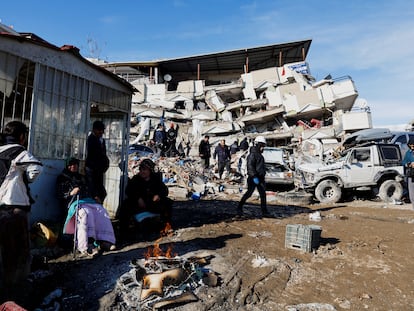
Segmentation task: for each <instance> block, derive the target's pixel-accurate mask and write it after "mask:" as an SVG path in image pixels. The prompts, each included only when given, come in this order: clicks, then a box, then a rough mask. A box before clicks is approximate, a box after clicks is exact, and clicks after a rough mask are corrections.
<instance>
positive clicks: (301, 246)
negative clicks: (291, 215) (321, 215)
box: [285, 224, 322, 252]
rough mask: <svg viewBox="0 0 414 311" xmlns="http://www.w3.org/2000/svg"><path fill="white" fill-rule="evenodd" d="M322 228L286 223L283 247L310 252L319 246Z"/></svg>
mask: <svg viewBox="0 0 414 311" xmlns="http://www.w3.org/2000/svg"><path fill="white" fill-rule="evenodd" d="M321 232H322V228H321V227H320V226H315V225H300V224H296V225H287V226H286V236H285V247H286V248H291V249H298V250H301V251H303V252H311V251H312V250H314V249H317V248H318V247H319V243H320V238H321Z"/></svg>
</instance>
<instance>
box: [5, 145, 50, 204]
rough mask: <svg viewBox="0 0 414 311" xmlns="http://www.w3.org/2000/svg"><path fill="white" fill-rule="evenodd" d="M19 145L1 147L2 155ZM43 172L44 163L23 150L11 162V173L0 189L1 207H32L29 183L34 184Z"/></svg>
mask: <svg viewBox="0 0 414 311" xmlns="http://www.w3.org/2000/svg"><path fill="white" fill-rule="evenodd" d="M16 146H19V145H18V144H7V145H4V146H0V153H1V152H3V151H4V150H6V149H8V148H12V147H16ZM41 172H42V163H41V162H40V161H39V160H38V159H36V158H35V157H34V156H33V155H32V154H30V153H29V152H28V151H27V150H23V151H22V152H21V153H20V154H19V155H18V156H17V157H16V158H14V159H13V160H12V161H11V165H10V169H9V172H8V173H7V175H6V178H5V179H4V182H3V184H2V185H1V187H0V205H3V204H4V205H19V206H25V207H30V205H31V203H32V201H31V197H30V193H29V188H28V185H27V184H28V183H31V182H33V181H34V180H35V179H36V178H37V176H39V174H40V173H41Z"/></svg>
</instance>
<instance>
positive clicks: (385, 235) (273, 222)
mask: <svg viewBox="0 0 414 311" xmlns="http://www.w3.org/2000/svg"><path fill="white" fill-rule="evenodd" d="M233 200H235V199H234V198H233ZM236 200H237V198H236ZM258 203H259V202H258V200H255V199H254V198H253V200H250V201H249V204H248V205H246V207H245V215H246V217H245V218H242V219H238V218H235V215H236V203H235V201H231V200H200V201H182V202H181V201H176V202H175V205H174V217H173V229H174V231H173V234H172V235H171V236H169V237H163V238H162V240H161V241H160V247H161V248H163V247H166V246H167V245H172V247H173V253H174V254H175V255H177V256H190V255H196V256H209V258H210V261H209V264H208V266H207V267H208V268H210V269H211V270H212V271H214V272H215V273H216V274H217V275H218V276H219V283H218V284H217V286H215V287H214V286H210V287H207V286H202V287H199V288H198V289H197V290H196V291H195V292H194V293H195V295H196V296H197V298H198V301H196V302H191V303H185V304H182V305H179V306H175V307H170V309H169V310H261V311H263V310H413V309H414V279H413V275H414V252H413V242H414V211H413V210H412V208H411V204H407V203H406V204H403V205H393V204H386V203H384V202H376V201H372V200H354V201H350V202H346V203H337V204H333V205H320V204H309V205H306V206H305V205H295V202H292V204H290V205H279V204H276V203H275V202H269V211H270V213H271V217H269V218H261V217H260V207H259V205H258ZM316 211H319V212H320V214H321V218H322V219H321V220H320V221H314V220H311V219H310V215H311V214H312V213H314V212H316ZM289 224H304V225H306V224H313V225H318V226H321V228H322V233H321V239H320V245H319V247H318V248H317V249H316V250H314V251H313V252H303V251H302V250H301V249H292V248H286V247H285V233H286V226H287V225H289ZM156 238H158V236H157V234H154V235H153V236H146V237H145V236H137V237H136V240H134V239H132V240H130V241H126V242H125V241H124V242H122V243H120V244H119V249H118V250H116V251H113V252H108V253H104V254H103V255H102V256H100V257H98V258H94V259H89V258H87V259H78V260H76V261H74V260H73V256H72V255H71V254H64V255H63V256H60V257H57V258H55V259H49V262H48V263H47V264H46V265H45V266H46V267H47V270H48V271H49V272H51V277H50V278H49V280H48V281H47V282H45V279H43V281H42V282H43V284H42V285H41V286H40V287H43V288H44V287H47V289H46V288H44V290H43V291H44V292H45V291H53V290H54V289H62V296H61V297H60V299H59V303H60V306H61V307H62V309H63V310H121V307H120V305H119V304H117V302H116V301H117V300H119V298H117V297H116V291H115V290H114V288H115V287H116V282H117V280H118V279H119V278H120V276H121V275H123V274H124V273H126V272H127V271H129V270H130V269H131V266H130V263H131V260H134V259H142V258H143V256H144V253H145V251H146V250H147V249H148V246H151V245H153V242H154V240H155V239H156ZM46 280H47V278H46ZM39 295H40V293H39V294H38V296H37V299H39V297H40V296H39ZM31 299H32V301H34V300H33V299H34V297H32V298H31ZM32 304H33V303H32Z"/></svg>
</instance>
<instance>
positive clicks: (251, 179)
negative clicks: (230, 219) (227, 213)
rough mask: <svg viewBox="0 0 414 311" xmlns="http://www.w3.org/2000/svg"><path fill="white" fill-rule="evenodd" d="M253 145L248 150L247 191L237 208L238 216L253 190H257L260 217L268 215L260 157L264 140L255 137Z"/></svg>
mask: <svg viewBox="0 0 414 311" xmlns="http://www.w3.org/2000/svg"><path fill="white" fill-rule="evenodd" d="M254 143H255V145H254V146H252V147H251V148H250V153H249V155H248V156H247V191H246V193H245V194H244V195H243V197H242V198H241V200H240V202H239V205H238V207H237V214H238V215H240V216H241V215H242V214H243V205H244V204H245V203H246V201H247V199H248V198H250V197H251V196H252V194H253V191H254V189H255V188H257V191H258V192H259V195H260V207H261V210H262V215H263V216H268V215H269V212H268V210H267V205H266V184H265V174H266V167H265V161H264V157H263V155H262V153H263V150H264V147H265V146H266V139H265V138H264V137H263V136H257V137H256V139H255V140H254Z"/></svg>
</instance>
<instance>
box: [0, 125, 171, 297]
mask: <svg viewBox="0 0 414 311" xmlns="http://www.w3.org/2000/svg"><path fill="white" fill-rule="evenodd" d="M104 130H105V125H104V124H103V122H102V121H95V122H94V123H93V127H92V131H91V133H90V134H89V135H88V138H87V155H86V159H85V167H84V171H85V174H81V173H80V172H79V168H80V160H79V159H77V158H75V157H69V158H68V159H66V161H65V166H64V169H63V171H62V172H61V174H59V175H58V177H57V180H56V196H57V198H58V200H59V204H60V207H61V211H62V219H61V227H62V231H61V233H62V234H63V235H62V236H65V235H67V236H70V237H72V236H73V240H72V241H73V244H72V245H73V246H74V249H75V248H76V254H79V255H85V256H88V257H89V256H90V257H96V256H97V255H98V254H100V253H102V252H103V251H110V250H115V249H116V246H115V245H116V238H115V233H114V229H113V226H112V222H111V219H110V217H109V214H108V212H107V211H106V209H105V208H104V206H103V205H102V204H103V202H104V200H105V198H106V196H107V192H106V189H105V185H104V174H105V173H106V171H107V170H108V168H109V166H110V163H109V158H108V156H107V152H106V143H105V139H104V138H103V133H104ZM28 134H29V129H28V127H27V126H26V125H25V124H24V123H22V122H20V121H11V122H9V123H7V124H6V125H5V127H4V129H3V133H2V144H1V145H0V184H1V186H0V300H3V299H5V298H6V297H11V296H12V293H15V292H17V291H18V290H19V289H18V284H20V282H21V281H23V280H24V279H26V277H27V276H28V274H29V272H30V267H31V254H30V230H29V212H30V210H31V205H32V204H33V203H34V200H33V199H32V197H31V195H30V187H29V184H30V183H31V182H34V181H35V180H36V178H37V177H38V176H39V174H40V173H41V172H42V167H43V166H42V163H41V161H39V160H38V159H36V158H35V157H34V156H33V155H32V154H31V153H30V152H28V151H27V150H26V149H27V141H28ZM126 194H127V200H126V204H123V208H122V211H121V214H122V215H123V220H124V221H125V219H126V218H127V217H134V216H136V215H137V214H140V213H144V212H149V211H151V212H154V213H158V214H159V215H160V222H170V221H171V210H172V201H171V200H170V199H168V188H167V187H166V186H165V185H164V184H163V183H162V179H161V178H160V174H158V173H157V172H156V170H155V163H154V162H152V161H151V160H150V159H146V160H144V161H142V163H141V165H140V171H139V174H137V175H136V176H135V177H134V178H132V179H131V180H130V181H129V183H128V186H127V190H126Z"/></svg>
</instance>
